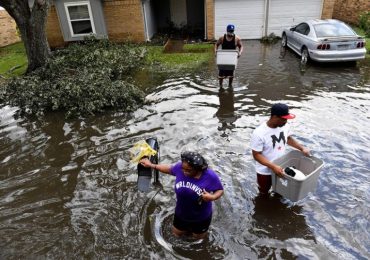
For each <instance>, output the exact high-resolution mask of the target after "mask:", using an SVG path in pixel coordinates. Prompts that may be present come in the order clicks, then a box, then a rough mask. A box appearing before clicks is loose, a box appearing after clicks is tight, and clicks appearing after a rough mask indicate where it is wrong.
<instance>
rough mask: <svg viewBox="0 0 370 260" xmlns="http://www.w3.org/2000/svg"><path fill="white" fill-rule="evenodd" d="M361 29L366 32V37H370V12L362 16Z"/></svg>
mask: <svg viewBox="0 0 370 260" xmlns="http://www.w3.org/2000/svg"><path fill="white" fill-rule="evenodd" d="M359 27H360V28H361V29H362V30H364V31H365V34H366V37H368V38H369V37H370V11H368V12H364V13H362V14H360V17H359Z"/></svg>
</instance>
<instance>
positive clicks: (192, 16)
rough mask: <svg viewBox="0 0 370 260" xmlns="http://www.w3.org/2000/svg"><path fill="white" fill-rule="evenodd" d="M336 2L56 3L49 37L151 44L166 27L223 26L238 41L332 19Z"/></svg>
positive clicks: (209, 31)
mask: <svg viewBox="0 0 370 260" xmlns="http://www.w3.org/2000/svg"><path fill="white" fill-rule="evenodd" d="M334 4H335V0H310V1H307V0H54V1H53V4H52V7H51V10H50V12H49V17H48V24H47V36H48V41H49V44H50V46H51V47H58V46H62V45H64V44H65V43H66V42H69V41H78V40H81V39H83V38H84V37H85V36H86V35H89V34H94V35H96V36H97V37H105V38H108V39H110V40H111V41H118V42H120V41H127V40H130V41H136V42H143V41H150V39H151V38H152V37H153V35H154V34H155V33H157V32H161V31H165V30H166V28H169V27H171V26H172V27H177V28H182V27H186V28H187V30H193V31H196V32H197V34H198V36H199V37H201V38H202V39H205V40H213V39H215V38H217V37H219V36H221V35H223V34H224V32H225V28H226V26H227V24H229V23H232V24H234V25H235V27H236V33H237V34H238V35H239V36H240V37H241V38H242V39H259V38H262V37H263V36H267V35H269V34H270V33H275V34H276V35H280V34H281V31H282V29H283V28H285V27H289V26H291V25H294V24H297V23H299V22H301V21H304V20H306V19H311V18H323V19H326V18H331V17H332V14H333V9H334Z"/></svg>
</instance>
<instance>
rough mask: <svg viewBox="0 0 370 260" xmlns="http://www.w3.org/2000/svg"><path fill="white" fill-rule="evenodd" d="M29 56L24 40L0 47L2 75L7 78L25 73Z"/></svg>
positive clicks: (0, 73) (0, 71)
mask: <svg viewBox="0 0 370 260" xmlns="http://www.w3.org/2000/svg"><path fill="white" fill-rule="evenodd" d="M26 69H27V56H26V50H25V49H24V45H23V42H18V43H15V44H12V45H9V46H5V47H2V48H0V75H2V76H3V77H5V78H9V77H12V76H17V75H21V74H24V73H25V71H26Z"/></svg>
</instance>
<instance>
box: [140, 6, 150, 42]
mask: <svg viewBox="0 0 370 260" xmlns="http://www.w3.org/2000/svg"><path fill="white" fill-rule="evenodd" d="M146 1H147V0H142V1H141V6H142V10H143V18H144V37H145V41H150V39H149V32H148V24H147V22H148V21H147V18H146V12H145V2H146Z"/></svg>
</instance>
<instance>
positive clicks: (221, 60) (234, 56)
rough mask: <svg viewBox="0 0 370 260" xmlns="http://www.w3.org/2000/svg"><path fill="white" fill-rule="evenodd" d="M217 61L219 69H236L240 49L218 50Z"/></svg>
mask: <svg viewBox="0 0 370 260" xmlns="http://www.w3.org/2000/svg"><path fill="white" fill-rule="evenodd" d="M216 62H217V67H218V69H219V70H235V69H236V65H237V64H238V51H237V50H218V51H217V57H216Z"/></svg>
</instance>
